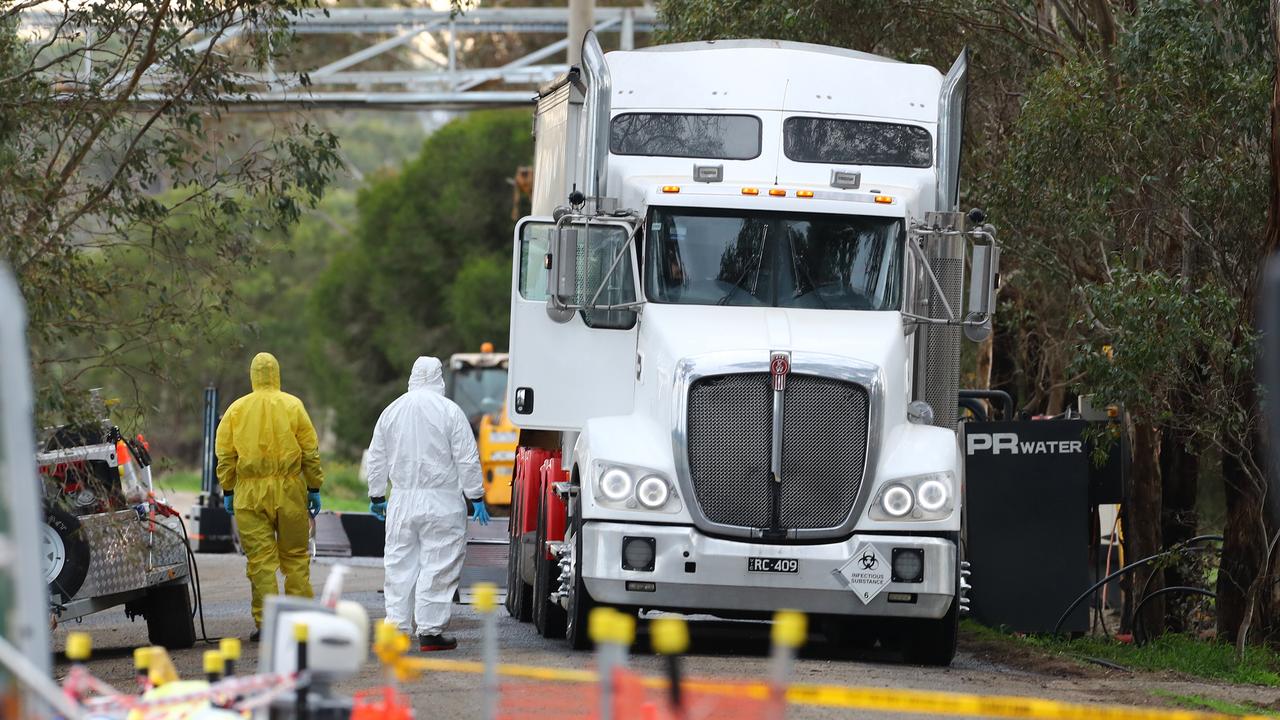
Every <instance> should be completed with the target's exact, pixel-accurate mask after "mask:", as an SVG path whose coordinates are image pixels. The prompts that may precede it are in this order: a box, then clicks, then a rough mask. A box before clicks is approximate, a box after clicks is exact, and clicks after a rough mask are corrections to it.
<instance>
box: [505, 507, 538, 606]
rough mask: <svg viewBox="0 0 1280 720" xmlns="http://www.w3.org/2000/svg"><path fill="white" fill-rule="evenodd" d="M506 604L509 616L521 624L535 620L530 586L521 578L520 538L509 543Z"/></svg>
mask: <svg viewBox="0 0 1280 720" xmlns="http://www.w3.org/2000/svg"><path fill="white" fill-rule="evenodd" d="M513 517H514V516H513ZM504 604H505V605H506V607H507V614H508V615H510V616H511V617H513V618H515V619H516V620H519V621H520V622H529V620H530V619H532V618H533V603H531V602H530V597H529V586H528V585H525V584H524V580H523V579H522V578H521V577H520V538H518V537H513V538H511V540H510V541H509V542H508V543H507V599H506V600H505V601H504Z"/></svg>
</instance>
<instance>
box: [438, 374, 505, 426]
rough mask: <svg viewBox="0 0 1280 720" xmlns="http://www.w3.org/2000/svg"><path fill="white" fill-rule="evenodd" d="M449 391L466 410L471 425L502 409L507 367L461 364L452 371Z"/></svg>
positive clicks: (450, 395) (455, 400)
mask: <svg viewBox="0 0 1280 720" xmlns="http://www.w3.org/2000/svg"><path fill="white" fill-rule="evenodd" d="M449 380H450V383H449V385H450V387H449V392H448V395H449V397H450V398H451V399H452V400H453V401H454V402H456V403H458V407H460V408H462V412H464V413H466V416H467V420H468V421H469V422H470V423H471V424H472V426H475V425H477V424H478V423H479V422H480V418H481V417H482V416H484V415H487V414H490V413H496V412H498V411H500V410H502V400H503V398H504V397H505V396H506V393H507V369H506V368H504V367H463V368H459V369H456V370H454V371H453V374H452V376H451V377H450V379H449Z"/></svg>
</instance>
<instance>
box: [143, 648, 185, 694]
mask: <svg viewBox="0 0 1280 720" xmlns="http://www.w3.org/2000/svg"><path fill="white" fill-rule="evenodd" d="M148 649H149V650H151V659H150V660H148V661H147V680H148V681H149V682H150V683H151V687H153V688H158V687H160V686H161V685H167V684H168V683H171V682H175V681H176V680H178V671H177V670H176V669H175V668H174V667H173V660H170V659H169V653H167V652H165V649H164V648H162V647H160V646H158V645H153V646H152V647H150V648H148Z"/></svg>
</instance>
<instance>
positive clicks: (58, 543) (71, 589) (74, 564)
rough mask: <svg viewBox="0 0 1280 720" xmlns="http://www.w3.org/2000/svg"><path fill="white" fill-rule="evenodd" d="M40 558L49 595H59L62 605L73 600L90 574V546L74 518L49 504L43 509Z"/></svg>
mask: <svg viewBox="0 0 1280 720" xmlns="http://www.w3.org/2000/svg"><path fill="white" fill-rule="evenodd" d="M40 556H41V560H42V561H43V565H44V579H45V582H47V583H48V584H49V594H50V596H53V595H61V596H62V599H63V601H64V602H66V601H68V600H71V598H74V597H75V596H76V593H78V592H80V588H81V587H82V586H83V585H84V579H85V577H86V576H87V575H88V574H89V561H90V550H89V543H88V541H86V540H85V539H84V533H83V532H81V528H80V521H79V520H77V519H76V516H74V515H72V514H71V513H69V512H67V511H65V510H63V509H61V508H57V507H53V506H52V505H50V506H46V507H45V509H44V527H42V528H41V529H40Z"/></svg>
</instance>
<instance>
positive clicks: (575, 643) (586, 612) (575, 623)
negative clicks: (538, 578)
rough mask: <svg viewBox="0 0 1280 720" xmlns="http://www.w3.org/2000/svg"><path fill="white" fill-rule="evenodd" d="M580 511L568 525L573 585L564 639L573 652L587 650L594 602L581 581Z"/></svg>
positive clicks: (574, 512) (577, 510)
mask: <svg viewBox="0 0 1280 720" xmlns="http://www.w3.org/2000/svg"><path fill="white" fill-rule="evenodd" d="M581 513H582V511H581V510H580V509H575V510H574V511H573V517H572V518H570V524H571V526H572V527H573V583H571V584H570V585H569V608H568V610H567V611H566V613H565V615H566V618H565V637H566V638H568V640H569V647H571V648H573V649H574V650H589V649H590V648H591V637H590V636H589V635H588V634H587V618H588V617H589V616H590V615H591V609H592V608H593V607H595V604H596V603H595V601H594V600H592V599H591V594H590V593H588V592H587V586H586V583H584V582H583V581H582V514H581Z"/></svg>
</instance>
